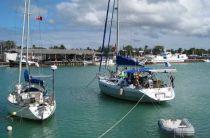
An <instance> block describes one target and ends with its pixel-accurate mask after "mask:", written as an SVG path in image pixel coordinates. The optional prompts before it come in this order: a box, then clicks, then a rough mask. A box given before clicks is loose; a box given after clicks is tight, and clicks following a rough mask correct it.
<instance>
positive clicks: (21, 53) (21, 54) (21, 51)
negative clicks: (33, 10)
mask: <svg viewBox="0 0 210 138" xmlns="http://www.w3.org/2000/svg"><path fill="white" fill-rule="evenodd" d="M26 12H27V1H26V0H25V10H24V15H23V28H22V38H21V46H20V47H21V48H20V62H19V78H18V84H19V85H21V83H20V81H21V72H22V58H23V47H24V46H23V44H24V36H25V21H26Z"/></svg>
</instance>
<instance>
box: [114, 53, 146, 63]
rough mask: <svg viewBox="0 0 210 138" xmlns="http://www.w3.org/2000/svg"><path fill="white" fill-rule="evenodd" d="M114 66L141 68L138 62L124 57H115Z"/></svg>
mask: <svg viewBox="0 0 210 138" xmlns="http://www.w3.org/2000/svg"><path fill="white" fill-rule="evenodd" d="M116 64H117V65H121V66H123V65H125V66H142V65H141V64H140V63H139V62H138V61H136V60H135V59H132V58H129V57H124V56H119V55H118V56H117V58H116Z"/></svg>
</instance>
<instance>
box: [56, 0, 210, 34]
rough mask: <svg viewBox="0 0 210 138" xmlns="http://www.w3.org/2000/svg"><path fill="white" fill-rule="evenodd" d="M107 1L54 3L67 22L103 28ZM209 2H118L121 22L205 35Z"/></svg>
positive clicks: (160, 30)
mask: <svg viewBox="0 0 210 138" xmlns="http://www.w3.org/2000/svg"><path fill="white" fill-rule="evenodd" d="M106 6H107V0H100V1H98V0H88V1H84V0H73V1H69V2H62V3H59V4H57V6H56V8H57V10H58V13H59V14H60V15H61V16H63V17H64V18H65V19H66V21H67V23H68V22H69V23H75V24H77V23H80V24H85V25H92V26H94V25H97V26H98V25H103V22H104V20H105V19H104V18H105V13H106ZM209 7H210V1H208V0H120V21H121V22H122V24H126V23H127V24H134V26H136V27H138V28H142V27H145V26H147V27H148V28H150V29H151V28H155V30H156V31H157V32H155V34H160V33H161V32H163V31H164V32H165V33H170V34H181V35H196V36H207V35H209V31H210V26H209V25H208V24H210V10H209Z"/></svg>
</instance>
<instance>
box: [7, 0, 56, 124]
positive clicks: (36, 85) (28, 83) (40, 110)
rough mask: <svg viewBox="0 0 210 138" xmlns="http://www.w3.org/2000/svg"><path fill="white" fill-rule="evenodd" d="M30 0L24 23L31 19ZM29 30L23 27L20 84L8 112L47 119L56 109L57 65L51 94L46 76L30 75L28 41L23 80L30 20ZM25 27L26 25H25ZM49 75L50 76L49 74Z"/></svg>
mask: <svg viewBox="0 0 210 138" xmlns="http://www.w3.org/2000/svg"><path fill="white" fill-rule="evenodd" d="M29 5H30V0H25V12H24V21H23V22H24V23H23V24H24V25H25V20H26V17H27V18H28V21H29V18H30V17H29V16H30V6H29ZM27 23H28V30H27V31H26V30H25V29H23V34H22V43H21V53H20V62H19V79H18V84H16V85H15V88H14V89H13V90H12V91H11V92H10V94H9V96H8V98H7V101H8V105H7V106H8V112H9V113H10V114H12V115H14V116H18V117H21V118H27V119H32V120H45V119H47V118H49V117H50V116H52V115H53V114H54V112H55V109H56V101H55V91H54V74H55V70H56V69H57V66H52V67H51V70H52V72H53V75H52V78H53V79H52V80H53V81H52V82H53V84H52V89H53V90H52V93H51V94H50V93H49V92H48V91H47V89H46V85H45V83H44V81H43V80H42V79H41V78H42V77H45V76H39V77H35V76H32V75H30V70H29V62H28V43H26V48H27V56H26V62H25V64H26V70H25V71H24V78H25V82H22V81H21V77H22V63H23V62H22V59H23V55H22V53H23V47H24V42H25V40H24V39H26V40H27V42H28V37H29V34H28V35H27V36H26V35H25V32H28V33H29V22H27ZM23 28H25V26H23ZM48 77H49V76H48Z"/></svg>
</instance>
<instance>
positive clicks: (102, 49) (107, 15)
mask: <svg viewBox="0 0 210 138" xmlns="http://www.w3.org/2000/svg"><path fill="white" fill-rule="evenodd" d="M109 6H110V0H108V5H107V11H106V20H105V25H104V35H103V42H102V47H101V58H100V66H99V72H101V63H102V58H103V51H104V44H105V39H106V28H107V22H108V17H109Z"/></svg>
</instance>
